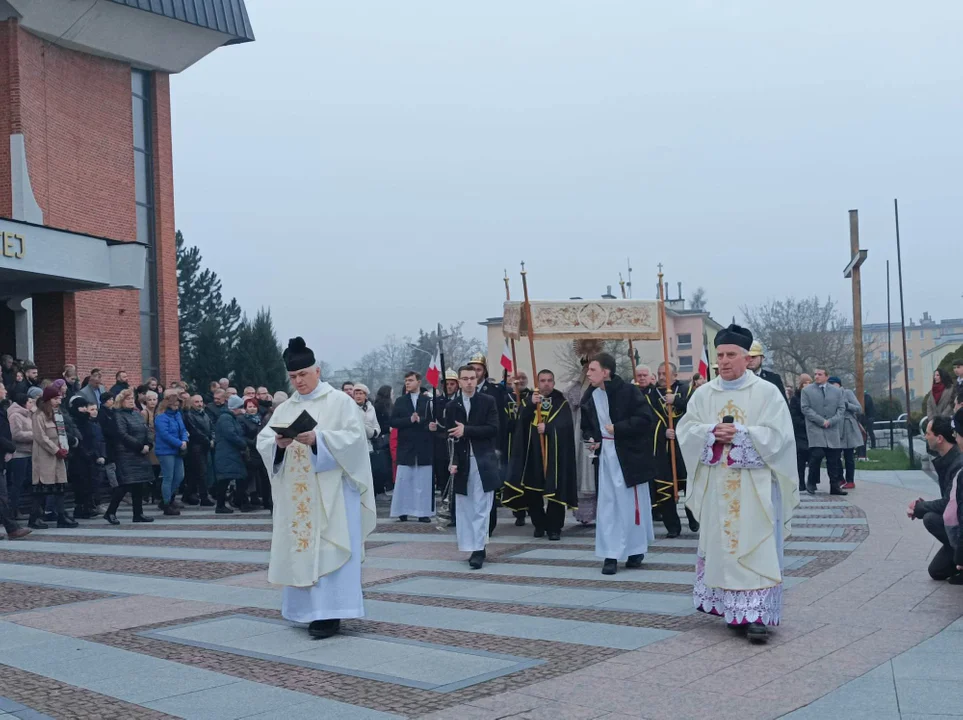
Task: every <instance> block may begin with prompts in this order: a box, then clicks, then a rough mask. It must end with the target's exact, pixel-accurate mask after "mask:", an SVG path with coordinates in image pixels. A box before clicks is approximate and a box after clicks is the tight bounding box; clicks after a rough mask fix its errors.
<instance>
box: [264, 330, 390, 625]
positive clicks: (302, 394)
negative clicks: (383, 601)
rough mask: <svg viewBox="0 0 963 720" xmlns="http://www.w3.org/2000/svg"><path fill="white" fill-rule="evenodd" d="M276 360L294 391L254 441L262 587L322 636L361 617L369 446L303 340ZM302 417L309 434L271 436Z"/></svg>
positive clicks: (370, 519) (353, 410)
mask: <svg viewBox="0 0 963 720" xmlns="http://www.w3.org/2000/svg"><path fill="white" fill-rule="evenodd" d="M284 362H285V365H286V367H287V369H288V377H289V378H290V381H291V385H292V386H293V387H294V390H295V392H294V394H293V395H292V396H291V397H290V398H289V399H288V400H287V401H286V402H284V403H282V404H281V405H279V406H278V408H277V409H276V410H275V412H274V415H272V416H271V420H270V422H269V423H268V425H266V426H265V427H264V429H263V430H262V431H261V433H260V434H259V435H258V438H257V449H258V452H259V453H260V455H261V458H262V460H263V461H264V465H265V467H266V468H267V471H268V474H269V475H270V477H271V490H272V493H273V496H274V517H273V520H274V529H273V533H272V536H271V561H270V565H269V566H268V580H269V581H270V582H272V583H274V584H277V585H283V586H284V590H283V594H282V604H281V614H282V615H283V616H284V617H285V618H286V619H287V620H291V621H292V622H296V623H307V624H308V631H309V632H310V633H311V636H312V637H315V638H318V639H322V638H327V637H331V636H332V635H334V634H335V633H337V632H338V630H339V629H340V624H341V620H343V619H347V618H360V617H364V602H363V600H362V595H361V563H362V561H363V560H364V539H365V537H367V536H368V535H369V534H370V533H371V532H372V531H373V530H374V529H375V525H376V524H377V515H376V511H375V500H374V489H373V483H372V479H371V464H370V461H369V459H368V440H367V435H366V433H365V427H364V422H363V418H362V416H361V414H360V413H359V412H358V406H357V404H356V403H355V402H354V400H352V399H351V398H350V397H348V396H347V395H346V394H345V393H343V392H338V391H336V390H335V389H334V388H332V387H331V386H330V385H328V384H327V383H325V382H321V370H320V368H319V367H318V364H317V362H316V361H315V357H314V353H313V352H312V351H311V350H310V349H309V348H308V347H306V346H305V343H304V340H302V339H301V338H294V339H293V340H291V341H290V342H289V344H288V348H287V350H285V351H284ZM302 412H307V413H308V415H310V416H311V417H312V418H313V419H314V420H315V422H316V423H317V425H316V426H315V427H314V429H312V430H308V431H306V432H302V433H300V434H299V435H297V437H295V438H293V439H292V438H285V437H283V436H282V435H279V434H278V433H276V432H275V431H274V430H273V429H272V428H281V427H285V426H289V425H291V424H292V423H294V421H295V420H296V419H297V418H298V417H299V416H300V415H301V413H302Z"/></svg>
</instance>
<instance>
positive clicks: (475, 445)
mask: <svg viewBox="0 0 963 720" xmlns="http://www.w3.org/2000/svg"><path fill="white" fill-rule="evenodd" d="M477 381H478V378H477V376H476V374H475V371H474V369H473V368H471V367H469V366H468V365H463V366H462V367H460V368H458V384H459V386H460V387H461V393H460V394H459V395H457V396H455V398H454V399H453V400H452V401H451V402H449V403H448V405H447V406H446V407H445V427H447V428H449V430H448V434H449V436H450V437H452V438H454V439H455V462H454V465H452V466H451V467H450V468H449V471H450V472H452V473H454V475H455V482H454V490H455V494H456V495H461V496H462V497H459V498H458V502H457V503H456V505H455V513H456V514H457V525H456V531H455V532H456V534H457V537H458V549H459V550H461V551H462V552H470V553H471V557H469V559H468V565H469V566H470V567H471V568H472V569H473V570H478V569H479V568H481V566H482V565H483V564H484V562H485V544H486V543H487V542H488V522H489V517H490V515H491V510H492V504H493V503H494V499H495V491H496V490H498V489H499V488H500V487H501V485H502V480H501V474H500V473H499V468H498V457H497V455H496V454H495V446H496V443H497V441H498V430H499V426H498V408H497V407H496V406H495V401H494V400H493V399H492V398H490V397H489V396H487V395H482V394H481V393H479V392H477V388H476V384H477ZM395 492H396V493H397V491H395Z"/></svg>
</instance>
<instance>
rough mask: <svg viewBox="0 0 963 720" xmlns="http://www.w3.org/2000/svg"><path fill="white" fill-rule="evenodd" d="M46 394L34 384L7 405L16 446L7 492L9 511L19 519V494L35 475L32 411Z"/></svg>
mask: <svg viewBox="0 0 963 720" xmlns="http://www.w3.org/2000/svg"><path fill="white" fill-rule="evenodd" d="M42 394H43V390H41V389H40V388H31V389H30V390H29V391H28V392H27V393H22V392H21V393H16V394H14V395H13V402H12V403H11V404H10V407H8V408H7V419H8V420H9V421H10V435H11V436H12V437H13V442H14V445H16V449H15V450H14V452H13V457H12V458H11V459H10V460H9V462H7V494H8V500H9V503H10V512H11V513H12V514H13V517H14V519H17V516H18V510H19V508H20V495H21V494H22V493H23V492H24V490H25V489H26V488H27V485H28V484H29V483H30V481H31V478H32V477H33V413H34V412H36V410H37V400H39V399H40V396H41V395H42Z"/></svg>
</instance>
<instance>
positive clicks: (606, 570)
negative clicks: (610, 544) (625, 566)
mask: <svg viewBox="0 0 963 720" xmlns="http://www.w3.org/2000/svg"><path fill="white" fill-rule="evenodd" d="M618 571H619V561H618V560H613V559H612V558H605V562H603V563H602V574H603V575H615V573H617V572H618Z"/></svg>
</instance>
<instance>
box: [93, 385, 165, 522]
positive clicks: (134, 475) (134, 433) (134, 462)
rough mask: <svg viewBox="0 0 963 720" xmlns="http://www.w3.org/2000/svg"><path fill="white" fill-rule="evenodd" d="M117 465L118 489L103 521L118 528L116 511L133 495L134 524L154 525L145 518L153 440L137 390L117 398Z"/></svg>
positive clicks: (114, 435)
mask: <svg viewBox="0 0 963 720" xmlns="http://www.w3.org/2000/svg"><path fill="white" fill-rule="evenodd" d="M113 415H114V427H113V439H114V462H115V463H116V471H117V487H115V488H114V489H113V491H112V493H111V496H110V505H109V506H108V507H107V512H105V513H104V520H106V521H107V522H109V523H110V524H111V525H118V524H120V521H119V520H117V508H118V507H120V501H121V500H123V499H124V495H126V494H127V493H128V492H129V493H130V499H131V502H132V504H133V507H134V522H135V523H149V522H154V518H152V517H147V516H146V515H144V488H145V486H149V485H150V483H152V482H153V481H154V471H153V469H152V468H151V463H150V458H149V455H150V452H151V446H152V445H153V440H152V439H151V437H150V430H149V429H148V427H147V422H146V421H145V420H144V416H143V415H141V413H140V411H139V410H137V408H136V406H135V404H134V391H133V390H122V391H121V393H120V395H118V396H117V399H116V402H115V407H114V412H113Z"/></svg>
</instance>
